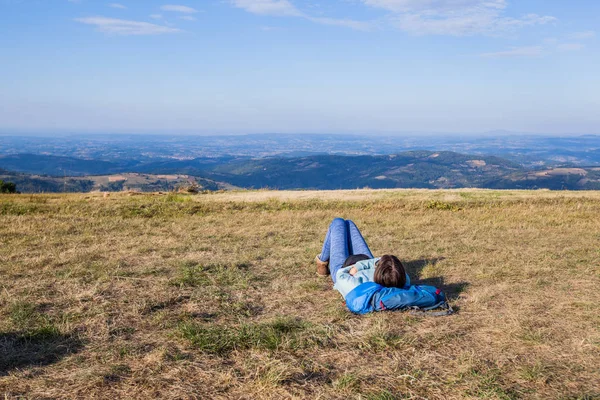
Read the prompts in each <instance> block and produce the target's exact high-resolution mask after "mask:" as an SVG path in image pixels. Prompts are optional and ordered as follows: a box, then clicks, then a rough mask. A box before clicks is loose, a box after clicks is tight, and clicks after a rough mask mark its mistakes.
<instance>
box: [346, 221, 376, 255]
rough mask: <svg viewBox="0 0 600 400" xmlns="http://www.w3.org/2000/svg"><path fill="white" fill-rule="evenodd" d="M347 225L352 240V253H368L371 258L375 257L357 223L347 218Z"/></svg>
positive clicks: (350, 240)
mask: <svg viewBox="0 0 600 400" xmlns="http://www.w3.org/2000/svg"><path fill="white" fill-rule="evenodd" d="M346 225H347V229H348V236H349V242H350V254H366V255H367V256H369V257H370V258H374V257H373V253H371V250H369V246H367V242H366V241H365V239H364V238H363V236H362V235H361V233H360V231H359V230H358V227H357V226H356V224H355V223H354V222H352V221H350V220H347V221H346Z"/></svg>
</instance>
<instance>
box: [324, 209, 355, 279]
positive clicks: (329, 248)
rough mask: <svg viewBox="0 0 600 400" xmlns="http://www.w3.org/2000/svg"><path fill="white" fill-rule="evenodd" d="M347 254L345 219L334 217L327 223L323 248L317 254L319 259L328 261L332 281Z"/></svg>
mask: <svg viewBox="0 0 600 400" xmlns="http://www.w3.org/2000/svg"><path fill="white" fill-rule="evenodd" d="M349 255H350V252H349V248H348V230H347V227H346V221H345V220H343V219H341V218H336V219H334V220H333V221H332V222H331V225H329V229H328V230H327V235H326V236H325V241H324V242H323V250H322V251H321V254H320V255H319V259H320V260H321V261H329V272H330V273H331V279H333V282H334V283H335V280H336V277H335V275H336V273H337V271H338V270H339V269H340V268H341V267H342V265H343V264H344V261H346V258H348V256H349Z"/></svg>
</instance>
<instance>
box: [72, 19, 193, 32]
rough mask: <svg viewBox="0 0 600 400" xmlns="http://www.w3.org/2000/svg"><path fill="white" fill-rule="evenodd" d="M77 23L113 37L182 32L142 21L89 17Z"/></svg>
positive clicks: (78, 20)
mask: <svg viewBox="0 0 600 400" xmlns="http://www.w3.org/2000/svg"><path fill="white" fill-rule="evenodd" d="M75 21H77V22H81V23H82V24H87V25H93V26H95V27H96V28H97V29H98V30H99V31H100V32H104V33H108V34H111V35H122V36H129V35H161V34H165V33H176V32H181V30H180V29H177V28H171V27H168V26H163V25H156V24H151V23H149V22H142V21H129V20H124V19H116V18H106V17H89V18H76V19H75Z"/></svg>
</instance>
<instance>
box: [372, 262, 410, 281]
mask: <svg viewBox="0 0 600 400" xmlns="http://www.w3.org/2000/svg"><path fill="white" fill-rule="evenodd" d="M373 280H374V281H375V283H379V284H380V285H382V286H385V287H397V288H403V287H404V285H406V272H405V271H404V266H403V265H402V263H401V262H400V260H398V257H396V256H391V255H388V254H386V255H385V256H382V257H381V258H380V259H379V261H378V262H377V267H376V268H375V276H374V277H373Z"/></svg>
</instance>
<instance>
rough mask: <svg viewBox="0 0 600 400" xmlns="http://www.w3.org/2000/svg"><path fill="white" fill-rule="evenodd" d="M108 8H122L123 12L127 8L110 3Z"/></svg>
mask: <svg viewBox="0 0 600 400" xmlns="http://www.w3.org/2000/svg"><path fill="white" fill-rule="evenodd" d="M108 6H109V7H112V8H120V9H121V10H124V9H126V8H127V7H125V6H124V5H123V4H119V3H110V4H109V5H108Z"/></svg>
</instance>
